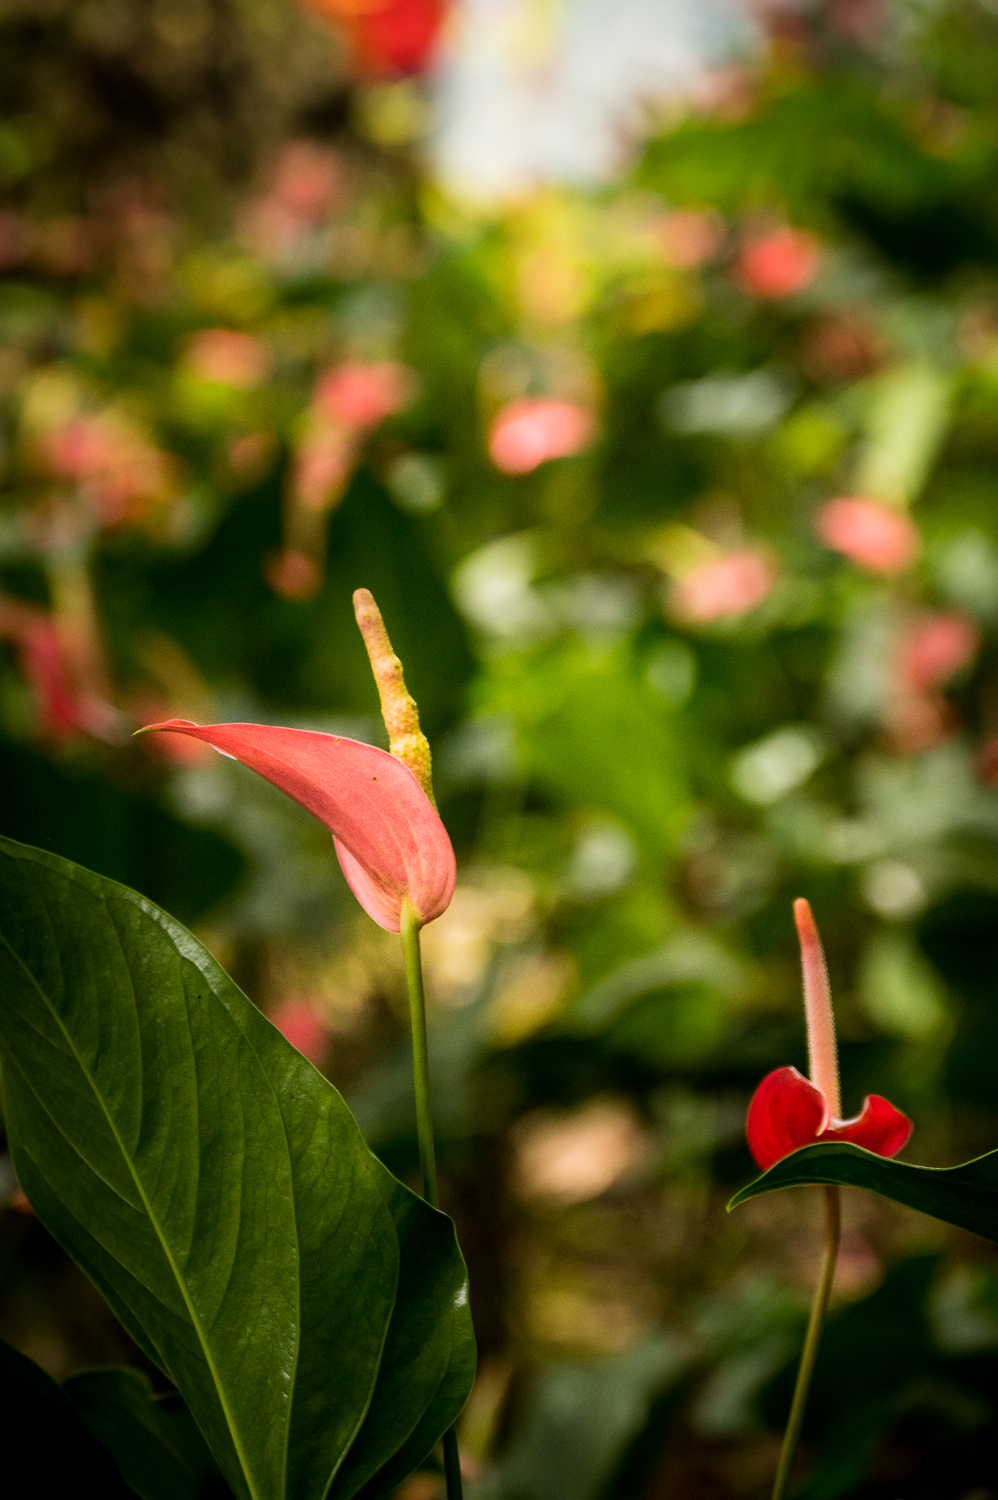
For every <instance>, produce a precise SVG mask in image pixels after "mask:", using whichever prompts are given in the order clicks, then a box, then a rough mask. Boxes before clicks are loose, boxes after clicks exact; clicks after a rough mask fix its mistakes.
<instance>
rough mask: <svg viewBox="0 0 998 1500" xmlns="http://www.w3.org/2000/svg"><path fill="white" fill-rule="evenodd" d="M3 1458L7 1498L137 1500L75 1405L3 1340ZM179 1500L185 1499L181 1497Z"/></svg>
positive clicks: (0, 1347)
mask: <svg viewBox="0 0 998 1500" xmlns="http://www.w3.org/2000/svg"><path fill="white" fill-rule="evenodd" d="M0 1434H2V1438H3V1455H2V1459H0V1463H2V1473H3V1485H2V1488H3V1494H4V1497H5V1500H41V1497H43V1496H46V1497H47V1496H50V1495H51V1496H61V1495H67V1496H68V1495H83V1494H90V1495H99V1496H100V1497H101V1500H136V1494H135V1491H134V1490H132V1489H130V1488H129V1486H128V1485H127V1484H126V1483H125V1481H124V1479H123V1478H122V1476H121V1472H120V1470H119V1468H118V1465H117V1464H116V1463H115V1461H114V1459H113V1458H112V1457H111V1455H110V1453H108V1451H107V1449H106V1448H105V1447H104V1445H103V1444H102V1443H101V1442H99V1441H98V1439H97V1438H96V1437H94V1435H93V1434H92V1432H91V1431H90V1430H89V1428H88V1426H87V1425H86V1423H85V1422H84V1421H83V1420H82V1419H81V1417H80V1415H79V1413H78V1412H77V1411H76V1410H75V1408H74V1406H73V1403H72V1401H71V1400H70V1399H69V1397H68V1396H67V1394H66V1392H65V1391H64V1390H63V1389H62V1387H61V1386H59V1385H57V1384H56V1382H55V1381H54V1380H53V1379H52V1377H51V1376H50V1375H47V1374H46V1373H45V1371H44V1370H42V1369H40V1368H39V1366H38V1365H36V1364H35V1362H34V1360H31V1359H28V1357H27V1355H25V1354H21V1353H20V1351H19V1350H17V1349H13V1348H11V1346H10V1344H8V1343H5V1342H4V1340H3V1339H0ZM178 1500H186V1497H185V1496H184V1495H183V1494H182V1493H181V1495H180V1496H179V1497H178Z"/></svg>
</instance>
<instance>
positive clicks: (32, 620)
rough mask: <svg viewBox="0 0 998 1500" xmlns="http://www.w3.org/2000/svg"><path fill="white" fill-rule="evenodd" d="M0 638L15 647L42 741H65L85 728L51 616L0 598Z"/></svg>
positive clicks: (19, 603) (60, 641)
mask: <svg viewBox="0 0 998 1500" xmlns="http://www.w3.org/2000/svg"><path fill="white" fill-rule="evenodd" d="M0 639H3V640H8V641H10V642H12V644H13V645H14V647H15V649H16V651H17V654H18V656H19V658H20V664H21V670H22V671H23V673H24V677H25V680H26V682H27V684H28V689H29V691H30V693H31V697H32V701H33V704H34V709H35V715H36V718H37V721H38V728H39V731H40V733H41V734H42V735H43V737H44V738H46V739H49V740H64V739H67V738H69V737H70V736H72V735H74V734H77V733H79V731H80V730H81V729H84V728H85V724H84V722H83V720H84V718H85V717H86V715H85V713H84V712H83V709H82V706H81V704H80V702H79V701H78V696H77V693H76V691H75V688H74V686H73V682H72V678H71V674H70V672H69V669H68V666H67V662H66V654H65V651H64V649H63V643H62V638H61V636H60V634H59V630H58V627H57V625H56V623H55V621H54V620H53V619H52V617H51V615H48V614H46V613H45V611H44V610H41V609H38V608H36V607H35V606H34V605H31V604H22V603H21V602H20V601H19V600H14V599H0Z"/></svg>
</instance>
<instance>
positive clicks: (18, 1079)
mask: <svg viewBox="0 0 998 1500" xmlns="http://www.w3.org/2000/svg"><path fill="white" fill-rule="evenodd" d="M0 903H2V904H0V910H2V912H3V916H2V919H0V922H2V926H0V978H2V981H3V996H4V998H3V1002H2V1004H0V1061H2V1067H3V1078H4V1088H5V1103H6V1111H7V1124H8V1131H9V1136H10V1140H11V1146H12V1151H13V1156H14V1163H15V1167H16V1169H17V1172H18V1176H19V1178H20V1180H21V1183H22V1185H23V1187H24V1189H25V1191H26V1193H27V1194H28V1197H29V1198H30V1199H31V1202H32V1204H33V1206H34V1208H35V1209H36V1211H37V1213H38V1215H39V1217H40V1218H41V1219H42V1221H43V1222H44V1223H45V1224H46V1225H47V1226H48V1228H49V1229H50V1230H51V1231H52V1233H53V1234H54V1235H55V1236H56V1238H57V1239H59V1240H60V1242H61V1243H62V1244H63V1245H64V1246H65V1248H66V1249H67V1250H68V1251H69V1253H70V1254H71V1255H72V1256H73V1257H74V1258H75V1259H76V1260H77V1261H78V1262H79V1264H80V1265H81V1266H82V1267H83V1268H84V1270H85V1271H87V1273H88V1274H89V1275H90V1276H91V1278H92V1279H93V1280H94V1282H95V1283H96V1284H97V1286H98V1287H99V1288H100V1289H101V1291H102V1292H103V1293H104V1295H105V1296H106V1297H107V1299H108V1301H109V1302H110V1303H111V1306H112V1307H113V1308H114V1310H115V1311H116V1312H117V1314H118V1316H119V1317H120V1318H121V1320H122V1322H123V1323H124V1324H125V1326H126V1327H127V1328H128V1330H129V1332H130V1333H131V1334H132V1335H133V1337H134V1338H135V1339H136V1340H137V1342H138V1343H139V1344H140V1345H141V1347H142V1348H143V1349H145V1350H146V1352H147V1353H148V1354H149V1356H150V1358H152V1359H153V1360H155V1361H156V1362H157V1363H158V1364H159V1366H160V1367H161V1368H162V1369H163V1370H164V1371H165V1372H166V1373H167V1374H168V1375H169V1376H170V1378H171V1379H172V1380H174V1382H175V1383H176V1384H177V1386H178V1387H179V1389H180V1390H181V1392H182V1393H183V1395H184V1397H185V1399H186V1401H187V1403H188V1405H189V1407H190V1409H191V1412H192V1414H193V1415H194V1417H195V1419H196V1420H197V1423H198V1425H199V1426H200V1428H201V1430H202V1432H203V1433H204V1435H205V1437H206V1438H207V1440H208V1442H209V1444H210V1446H211V1448H212V1451H213V1452H214V1454H215V1457H216V1459H217V1460H218V1463H219V1465H220V1467H221V1469H222V1471H223V1473H224V1474H225V1476H226V1478H227V1480H228V1482H229V1483H230V1485H231V1486H232V1488H233V1489H234V1490H235V1492H236V1494H237V1495H239V1496H242V1497H245V1500H285V1497H292V1496H293V1497H294V1500H321V1497H323V1496H324V1495H325V1494H326V1492H327V1489H328V1487H329V1485H330V1482H331V1480H332V1478H333V1476H334V1475H335V1474H336V1472H337V1469H338V1468H339V1466H340V1464H341V1463H342V1462H343V1459H344V1457H345V1455H346V1453H347V1452H348V1450H349V1448H350V1445H351V1443H352V1442H353V1440H354V1438H355V1437H356V1436H357V1434H358V1431H359V1430H360V1428H361V1424H362V1423H363V1422H364V1419H365V1416H367V1415H368V1406H369V1404H370V1402H371V1397H372V1394H373V1393H374V1392H375V1387H376V1381H377V1378H378V1372H379V1365H380V1363H381V1357H382V1350H383V1347H384V1346H385V1340H386V1336H389V1324H390V1322H391V1320H392V1318H393V1309H394V1308H395V1307H396V1290H397V1287H398V1285H399V1266H400V1248H399V1246H400V1237H399V1234H398V1233H397V1231H396V1227H395V1218H396V1217H398V1218H399V1220H400V1222H401V1220H402V1219H405V1220H406V1221H407V1228H406V1233H405V1235H404V1236H403V1239H404V1258H405V1262H406V1265H405V1269H404V1271H403V1275H402V1279H401V1280H402V1288H403V1301H402V1302H400V1303H399V1304H398V1306H399V1314H398V1320H397V1322H396V1325H395V1327H396V1331H395V1332H392V1333H391V1334H390V1336H389V1343H388V1345H387V1350H386V1352H387V1353H389V1354H391V1351H392V1350H393V1349H397V1348H398V1347H399V1340H400V1338H401V1337H402V1335H401V1330H402V1328H403V1327H404V1326H405V1324H406V1321H407V1314H406V1308H405V1304H406V1303H407V1302H408V1300H409V1298H410V1297H414V1298H415V1300H420V1299H422V1303H423V1311H422V1312H421V1313H420V1317H421V1318H423V1319H426V1317H427V1309H428V1308H430V1307H431V1306H432V1304H433V1301H434V1297H435V1296H436V1295H438V1294H439V1295H440V1300H439V1302H438V1303H437V1312H438V1316H439V1318H440V1320H441V1325H442V1326H443V1327H446V1328H447V1329H448V1330H449V1339H450V1341H451V1343H454V1342H456V1343H457V1344H458V1345H460V1346H462V1347H468V1346H469V1345H470V1343H471V1332H470V1324H469V1321H468V1316H467V1309H466V1307H465V1308H464V1310H463V1316H462V1318H461V1319H460V1321H459V1323H458V1326H457V1327H456V1328H455V1326H454V1300H455V1295H457V1294H456V1293H455V1292H454V1288H455V1287H458V1286H461V1287H463V1274H464V1273H463V1264H462V1262H461V1259H460V1255H459V1253H458V1251H457V1248H456V1244H455V1242H454V1238H453V1229H452V1226H451V1225H450V1222H449V1220H446V1219H445V1218H444V1217H443V1216H442V1215H438V1214H436V1213H435V1211H434V1210H432V1209H430V1208H429V1207H428V1206H427V1205H425V1204H424V1203H422V1201H421V1200H418V1199H416V1198H415V1197H414V1196H413V1195H412V1194H410V1193H408V1191H407V1190H406V1189H404V1188H402V1187H401V1185H400V1184H397V1183H396V1182H395V1180H394V1179H393V1178H391V1176H390V1174H389V1173H387V1172H386V1170H385V1169H384V1168H383V1167H382V1166H381V1165H380V1163H378V1162H377V1161H376V1160H375V1158H374V1157H373V1156H372V1155H371V1154H370V1152H369V1151H368V1149H367V1147H366V1146H365V1144H364V1141H363V1139H362V1137H361V1135H360V1132H359V1130H358V1129H357V1126H356V1124H355V1122H354V1120H353V1117H352V1116H351V1115H350V1112H349V1111H348V1109H347V1108H346V1106H345V1104H344V1103H343V1101H342V1099H341V1098H340V1096H339V1094H338V1093H337V1092H336V1090H335V1089H333V1088H332V1086H331V1085H330V1084H328V1083H327V1082H326V1080H325V1079H323V1078H322V1077H321V1075H320V1074H318V1073H317V1072H316V1071H315V1069H314V1068H312V1067H311V1065H310V1064H309V1063H307V1062H306V1061H305V1060H304V1058H302V1057H301V1056H300V1055H299V1054H298V1053H297V1052H296V1051H295V1050H294V1048H292V1047H291V1046H289V1044H288V1043H287V1042H286V1041H285V1040H284V1038H283V1037H282V1036H281V1035H280V1034H279V1033H278V1032H277V1031H276V1030H275V1028H274V1027H273V1026H271V1025H270V1023H269V1022H268V1021H267V1020H265V1018H264V1017H263V1016H262V1015H261V1014H260V1012H259V1011H258V1010H257V1009H256V1008H255V1007H254V1006H253V1005H252V1004H251V1003H250V1002H249V1001H248V1000H247V999H246V997H245V996H244V995H242V994H241V992H240V991H239V990H238V989H237V988H236V986H235V985H234V984H233V983H232V981H231V980H230V979H229V978H228V976H227V975H226V974H225V973H224V971H223V970H222V969H220V968H219V966H218V965H217V964H216V963H215V961H214V960H213V959H212V958H211V956H210V955H209V954H208V953H207V952H206V951H205V950H204V948H202V947H201V945H200V944H199V943H198V942H197V941H196V939H194V938H193V937H192V936H191V934H190V933H188V932H187V931H185V929H184V928H182V927H181V926H180V925H179V924H178V923H176V922H174V921H173V920H172V919H171V918H170V917H168V916H166V915H165V914H164V913H163V912H161V911H159V910H157V908H155V907H154V906H152V905H151V903H149V902H147V901H145V900H144V899H143V898H142V897H140V896H137V895H136V894H135V893H134V892H132V891H129V890H127V889H125V888H124V887H121V886H117V885H115V884H114V883H112V882H111V881H107V880H104V879H102V878H100V877H98V876H95V875H92V874H90V873H89V872H87V871H84V870H81V869H79V868H78V867H77V866H74V865H71V864H69V863H68V862H67V861H65V860H61V859H59V858H58V857H56V856H54V855H49V854H45V853H42V852H41V851H38V850H32V849H28V848H25V847H23V846H20V845H16V844H12V843H9V842H7V841H0ZM401 1203H404V1204H405V1208H404V1210H403V1209H402V1208H400V1207H398V1206H397V1205H398V1204H401ZM389 1205H393V1206H395V1212H394V1214H393V1209H392V1207H390V1206H389ZM409 1226H411V1228H410V1227H409ZM434 1234H435V1235H436V1236H437V1241H436V1244H437V1257H436V1260H437V1262H439V1264H440V1265H446V1266H447V1268H448V1269H447V1272H446V1275H444V1276H443V1279H441V1277H440V1275H438V1274H437V1271H436V1264H435V1270H434V1274H435V1276H436V1280H435V1281H434V1284H433V1287H429V1288H428V1287H427V1285H426V1283H425V1281H424V1279H423V1275H422V1274H421V1273H420V1271H419V1270H418V1269H415V1268H410V1266H409V1261H410V1259H412V1258H413V1256H415V1259H416V1261H417V1262H419V1263H422V1252H421V1251H418V1250H414V1249H413V1248H412V1247H413V1246H418V1245H419V1243H420V1242H421V1240H422V1238H423V1237H424V1236H426V1237H429V1238H430V1239H432V1237H433V1236H434ZM448 1278H449V1280H448ZM413 1287H416V1288H417V1289H418V1296H417V1294H416V1293H414V1291H413ZM434 1288H435V1289H436V1290H434ZM462 1295H463V1293H462ZM430 1321H432V1315H431V1316H430ZM405 1337H407V1338H408V1337H411V1335H406V1336H405ZM393 1357H394V1356H393ZM441 1358H442V1356H441V1353H440V1351H439V1350H438V1351H437V1353H436V1355H435V1359H436V1361H437V1363H440V1362H441ZM439 1383H440V1375H439V1373H438V1371H437V1369H436V1366H435V1364H434V1361H433V1360H432V1359H430V1360H427V1361H422V1360H418V1361H415V1362H414V1363H413V1364H412V1366H411V1368H409V1369H408V1373H407V1379H406V1381H405V1388H404V1391H402V1392H401V1393H400V1394H399V1395H398V1398H397V1399H396V1400H394V1401H393V1403H392V1404H393V1406H394V1407H395V1408H397V1410H395V1411H394V1412H393V1413H392V1417H391V1420H390V1421H389V1420H387V1419H385V1420H382V1418H381V1417H379V1411H380V1409H381V1406H382V1400H381V1398H380V1397H379V1399H378V1401H377V1402H376V1403H375V1404H374V1406H373V1407H372V1411H371V1413H370V1416H371V1427H370V1428H369V1429H368V1430H367V1432H366V1435H365V1439H364V1446H365V1448H366V1450H367V1456H366V1458H365V1461H364V1468H365V1469H366V1471H368V1472H373V1471H374V1469H376V1468H377V1467H378V1466H379V1465H380V1464H381V1463H383V1462H385V1461H387V1460H388V1459H389V1458H390V1457H391V1456H392V1455H393V1454H394V1453H395V1452H397V1450H398V1448H399V1447H400V1446H401V1444H402V1443H403V1442H404V1441H405V1437H406V1433H407V1432H408V1431H409V1430H410V1429H411V1428H412V1427H414V1426H415V1425H416V1423H418V1422H419V1420H420V1419H421V1417H422V1416H423V1414H424V1413H425V1412H426V1410H427V1408H428V1407H429V1406H430V1404H431V1402H433V1400H434V1398H435V1395H436V1392H437V1390H438V1387H439ZM466 1393H467V1391H466V1388H465V1390H464V1392H462V1393H461V1394H460V1400H458V1401H457V1409H459V1407H460V1401H461V1400H463V1399H464V1395H466ZM455 1414H456V1412H455ZM379 1423H380V1426H379ZM444 1425H446V1423H445V1422H444V1423H441V1427H440V1429H438V1431H437V1432H436V1433H434V1434H433V1437H432V1438H431V1440H430V1441H431V1444H432V1441H433V1440H435V1438H436V1437H438V1436H439V1432H440V1430H442V1428H443V1426H444Z"/></svg>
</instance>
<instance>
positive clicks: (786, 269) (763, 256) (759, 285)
mask: <svg viewBox="0 0 998 1500" xmlns="http://www.w3.org/2000/svg"><path fill="white" fill-rule="evenodd" d="M820 264H821V245H820V243H819V241H818V240H816V239H815V237H814V235H812V234H808V233H807V232H806V230H803V229H790V228H784V229H773V230H770V231H769V233H767V234H761V235H756V236H754V237H753V238H752V239H749V240H748V241H747V242H746V243H745V245H744V246H743V247H742V250H741V252H740V253H739V255H738V256H737V258H736V260H735V263H734V267H733V269H732V274H733V276H734V279H735V281H737V283H738V285H739V286H740V287H742V289H743V290H744V291H746V292H748V293H749V294H750V295H751V296H753V297H759V298H761V299H762V300H764V301H776V300H777V299H779V298H780V297H790V296H792V295H793V294H794V292H801V291H803V290H804V288H805V287H806V286H810V284H811V282H812V281H813V280H814V278H815V276H816V275H817V274H818V267H819V265H820Z"/></svg>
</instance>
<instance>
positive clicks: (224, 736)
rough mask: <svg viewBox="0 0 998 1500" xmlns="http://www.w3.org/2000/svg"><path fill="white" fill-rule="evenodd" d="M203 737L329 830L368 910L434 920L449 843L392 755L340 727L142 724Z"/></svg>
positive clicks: (393, 925) (449, 875) (391, 926)
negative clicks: (406, 911)
mask: <svg viewBox="0 0 998 1500" xmlns="http://www.w3.org/2000/svg"><path fill="white" fill-rule="evenodd" d="M146 728H147V729H148V730H166V731H169V732H170V733H173V734H186V735H190V736H191V737H192V738H193V739H197V740H203V741H204V742H205V744H208V745H211V746H213V747H214V749H216V750H218V751H220V753H221V754H223V755H228V756H231V757H232V758H233V759H234V760H238V761H241V762H242V764H243V765H244V766H248V767H249V768H250V770H252V771H256V772H257V774H258V775H260V776H263V777H264V778H265V779H266V780H267V781H269V782H271V783H272V785H274V786H276V787H278V788H279V789H280V790H281V791H282V792H286V793H287V795H288V796H289V797H293V798H294V800H295V801H296V802H299V803H300V804H301V806H302V807H304V808H307V809H308V811H309V812H310V813H312V814H313V815H314V816H315V817H316V818H318V819H319V822H320V823H324V824H325V826H326V827H327V828H328V829H329V831H330V832H331V833H332V835H333V840H334V843H335V846H336V853H337V855H338V857H339V861H340V865H341V866H342V869H343V873H344V875H345V876H346V879H347V883H348V885H349V886H350V889H351V890H352V891H353V893H354V895H355V896H356V897H357V900H358V901H359V902H360V904H361V906H362V907H363V908H364V910H365V911H366V912H367V914H368V916H370V917H373V918H374V920H375V922H377V923H378V925H379V926H380V927H384V928H385V929H386V931H388V932H398V931H399V929H400V927H401V921H402V903H403V902H404V901H408V902H409V903H410V905H411V906H412V908H413V909H414V910H415V912H416V915H417V916H418V917H419V918H420V920H421V921H422V922H424V923H425V922H432V921H433V919H434V917H439V916H440V914H441V912H443V911H445V910H446V909H447V907H448V905H449V904H450V899H451V896H452V895H453V893H454V879H455V864H454V850H453V848H452V846H451V841H450V839H449V837H448V835H447V830H446V829H445V827H444V825H443V823H442V822H441V821H440V817H439V814H438V813H437V811H436V809H435V808H434V807H433V804H432V803H431V802H430V799H429V798H428V797H427V795H426V793H425V792H424V791H423V789H422V787H421V786H420V785H419V782H418V781H417V780H416V778H415V776H413V774H412V772H411V771H410V770H409V769H408V767H406V766H404V765H403V764H402V762H401V761H400V760H397V759H396V758H395V756H394V755H389V754H387V752H386V751H384V750H378V749H376V748H375V746H373V745H362V744H360V743H359V742H358V741H357V740H348V739H342V738H340V736H339V735H333V734H318V733H316V732H314V731H313V730H308V729H282V728H278V727H276V726H274V725H270V724H204V725H199V724H192V723H190V722H189V721H188V720H186V719H168V720H167V721H166V722H165V723H163V724H150V725H147V726H146Z"/></svg>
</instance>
